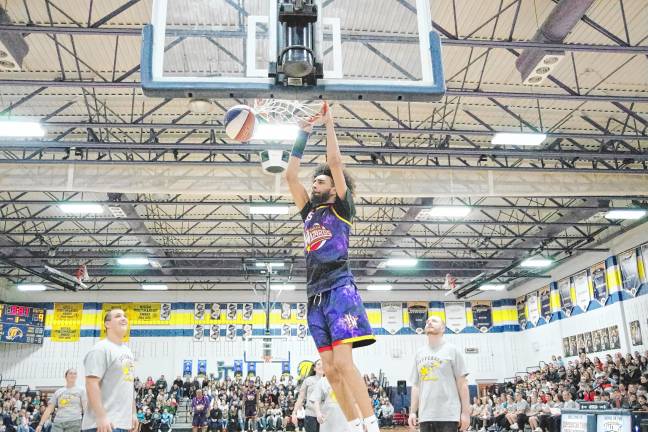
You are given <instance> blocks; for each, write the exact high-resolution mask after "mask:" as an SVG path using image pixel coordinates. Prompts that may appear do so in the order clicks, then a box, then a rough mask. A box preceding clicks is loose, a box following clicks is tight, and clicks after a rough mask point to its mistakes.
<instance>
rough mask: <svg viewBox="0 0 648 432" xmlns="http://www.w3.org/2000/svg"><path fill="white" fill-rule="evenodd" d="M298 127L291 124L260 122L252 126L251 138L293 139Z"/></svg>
mask: <svg viewBox="0 0 648 432" xmlns="http://www.w3.org/2000/svg"><path fill="white" fill-rule="evenodd" d="M298 132H299V127H298V126H297V125H292V124H272V123H260V124H257V126H256V128H254V134H253V135H252V139H253V140H260V141H291V142H292V141H294V140H295V138H297V133H298Z"/></svg>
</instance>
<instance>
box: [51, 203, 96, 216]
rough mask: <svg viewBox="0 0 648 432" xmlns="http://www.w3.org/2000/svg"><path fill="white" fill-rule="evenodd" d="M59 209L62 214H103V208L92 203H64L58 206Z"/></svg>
mask: <svg viewBox="0 0 648 432" xmlns="http://www.w3.org/2000/svg"><path fill="white" fill-rule="evenodd" d="M59 208H60V209H61V211H63V213H72V214H101V213H103V206H101V205H100V204H94V203H66V204H59Z"/></svg>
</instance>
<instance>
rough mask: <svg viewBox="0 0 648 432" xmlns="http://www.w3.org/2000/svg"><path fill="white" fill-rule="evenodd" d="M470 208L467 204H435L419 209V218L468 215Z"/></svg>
mask: <svg viewBox="0 0 648 432" xmlns="http://www.w3.org/2000/svg"><path fill="white" fill-rule="evenodd" d="M471 210H472V208H471V207H468V206H435V207H432V208H429V209H424V210H421V212H420V213H419V218H444V217H447V218H462V217H466V216H468V214H469V213H470V211H471Z"/></svg>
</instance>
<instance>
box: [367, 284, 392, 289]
mask: <svg viewBox="0 0 648 432" xmlns="http://www.w3.org/2000/svg"><path fill="white" fill-rule="evenodd" d="M391 290H392V286H391V285H387V284H372V285H367V291H391Z"/></svg>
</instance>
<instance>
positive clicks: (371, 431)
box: [363, 415, 380, 432]
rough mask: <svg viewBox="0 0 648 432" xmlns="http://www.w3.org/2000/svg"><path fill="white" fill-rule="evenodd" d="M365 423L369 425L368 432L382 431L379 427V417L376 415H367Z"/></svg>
mask: <svg viewBox="0 0 648 432" xmlns="http://www.w3.org/2000/svg"><path fill="white" fill-rule="evenodd" d="M363 423H364V425H365V426H366V427H367V432H380V428H379V427H378V419H377V418H376V416H375V415H372V416H369V417H366V418H365V419H364V421H363Z"/></svg>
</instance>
